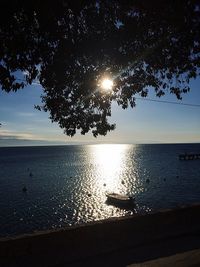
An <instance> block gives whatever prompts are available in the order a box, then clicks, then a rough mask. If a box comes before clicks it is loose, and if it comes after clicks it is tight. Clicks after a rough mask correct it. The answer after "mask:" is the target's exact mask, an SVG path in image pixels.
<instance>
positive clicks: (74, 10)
mask: <svg viewBox="0 0 200 267" xmlns="http://www.w3.org/2000/svg"><path fill="white" fill-rule="evenodd" d="M199 29H200V1H192V0H191V1H189V0H180V1H179V0H177V1H174V0H173V1H166V0H163V1H158V0H157V1H156V0H152V1H147V0H143V1H139V0H135V1H134V0H132V1H128V0H127V1H125V0H121V1H120V0H118V1H117V0H116V1H112V0H110V1H109V0H107V1H103V0H102V1H101V0H99V1H93V0H90V1H86V0H85V1H84V0H83V1H66V0H62V1H61V0H57V1H39V0H35V1H20V0H18V1H17V0H13V1H4V0H2V1H1V3H0V40H1V46H0V83H1V85H2V89H3V90H5V91H7V92H10V91H17V90H18V89H20V88H23V87H24V86H26V85H27V84H31V83H32V82H33V81H34V80H35V79H38V80H39V82H40V84H41V85H42V86H43V88H44V93H43V96H42V101H43V106H42V107H37V108H38V109H43V110H44V111H49V112H50V118H51V120H52V121H56V122H58V124H59V125H60V127H61V128H63V129H64V132H65V133H66V134H67V135H70V136H73V135H74V134H75V133H76V130H77V129H80V131H81V133H82V134H85V133H87V132H88V131H89V130H92V132H93V135H94V136H97V135H98V134H100V135H105V134H106V133H107V132H108V131H110V130H113V129H114V127H115V125H113V124H109V123H108V120H107V119H108V117H109V116H111V102H112V101H116V102H117V103H118V104H119V105H120V106H122V108H127V107H128V106H129V105H130V106H131V107H134V106H135V98H134V96H135V94H138V93H139V94H140V95H141V96H143V97H146V96H147V95H148V90H149V88H151V87H153V88H154V90H155V93H156V95H157V96H158V97H160V96H162V95H164V94H165V91H166V90H167V91H168V92H170V93H172V94H175V95H176V97H177V98H178V99H181V94H182V93H186V92H188V91H189V81H190V79H191V78H195V77H196V76H197V75H199V66H200V32H199ZM19 72H21V74H22V75H23V76H24V79H25V81H19V80H17V78H18V77H19ZM104 76H107V77H112V78H114V87H113V90H112V91H110V92H107V93H105V92H102V90H101V89H100V87H99V86H98V84H99V82H100V80H101V79H102V77H104Z"/></svg>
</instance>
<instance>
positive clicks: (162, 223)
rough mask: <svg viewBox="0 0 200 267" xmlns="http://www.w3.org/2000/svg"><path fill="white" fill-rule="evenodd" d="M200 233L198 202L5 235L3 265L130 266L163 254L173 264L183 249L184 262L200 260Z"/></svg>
mask: <svg viewBox="0 0 200 267" xmlns="http://www.w3.org/2000/svg"><path fill="white" fill-rule="evenodd" d="M199 237H200V205H193V206H191V207H182V208H179V209H174V210H164V211H160V212H157V213H154V214H147V215H137V216H130V217H123V218H118V219H110V220H104V221H100V222H95V223H91V224H87V225H82V226H75V227H70V228H65V229H64V228H63V229H62V230H58V231H49V232H41V233H36V234H33V235H26V236H20V237H16V238H9V239H1V240H0V266H9V267H10V266H57V267H61V266H126V265H129V264H137V263H142V262H145V261H150V260H151V261H152V262H154V264H155V261H153V260H154V259H157V258H163V260H164V261H165V262H169V265H171V266H173V263H172V262H173V255H174V254H178V255H180V253H186V254H181V255H186V256H185V258H184V257H181V258H180V259H181V260H182V265H179V266H195V265H196V266H198V263H200V260H199V262H198V258H199V259H200V256H198V253H199V251H198V250H196V249H198V248H200V238H199ZM192 250H193V251H194V252H193V253H192V252H190V251H192ZM188 253H189V254H188ZM187 255H189V256H188V257H187ZM191 255H194V256H195V264H194V261H192V259H191V257H192V256H191ZM164 257H167V258H164ZM176 258H177V256H176ZM184 259H185V261H186V262H184V261H183V260H184ZM159 260H160V259H159ZM187 261H188V262H187ZM184 264H185V265H184ZM169 265H164V263H163V262H162V263H161V264H160V265H156V264H155V265H151V264H150V265H149V266H169ZM134 266H135V265H134ZM136 266H137V265H136ZM176 266H178V265H176Z"/></svg>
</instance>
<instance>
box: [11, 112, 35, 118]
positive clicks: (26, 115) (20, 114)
mask: <svg viewBox="0 0 200 267" xmlns="http://www.w3.org/2000/svg"><path fill="white" fill-rule="evenodd" d="M16 114H17V115H18V116H22V117H32V116H35V115H36V114H35V113H33V112H17V113H16Z"/></svg>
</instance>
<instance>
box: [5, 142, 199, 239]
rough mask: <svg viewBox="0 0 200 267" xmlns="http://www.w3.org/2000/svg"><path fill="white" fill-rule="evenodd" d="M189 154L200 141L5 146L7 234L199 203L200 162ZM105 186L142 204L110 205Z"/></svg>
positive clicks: (194, 150) (13, 234)
mask: <svg viewBox="0 0 200 267" xmlns="http://www.w3.org/2000/svg"><path fill="white" fill-rule="evenodd" d="M185 152H196V153H200V144H166V145H161V144H156V145H114V144H113V145H87V146H84V145H82V146H46V147H45V146H44V147H42V146H40V147H7V148H6V147H2V148H0V237H5V236H15V235H19V234H24V233H32V232H35V231H40V230H46V229H55V228H60V227H63V226H71V225H75V224H81V223H87V222H91V221H97V220H102V219H105V218H110V217H118V216H125V215H130V214H137V213H140V214H141V213H149V212H154V211H156V210H159V209H167V208H175V207H178V206H181V205H190V204H192V203H198V202H200V160H191V161H180V160H179V159H178V155H179V154H180V153H185ZM148 181H149V182H148ZM24 186H25V187H26V188H27V191H26V192H23V190H22V189H23V187H24ZM106 192H117V193H123V194H127V195H131V196H134V197H135V198H136V205H135V207H132V208H130V209H129V208H128V209H121V208H119V207H115V206H112V205H108V204H107V203H106Z"/></svg>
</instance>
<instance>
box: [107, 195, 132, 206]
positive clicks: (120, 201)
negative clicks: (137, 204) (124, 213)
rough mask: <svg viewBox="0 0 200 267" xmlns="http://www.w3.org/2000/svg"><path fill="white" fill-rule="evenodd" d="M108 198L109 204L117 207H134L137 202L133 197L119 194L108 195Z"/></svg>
mask: <svg viewBox="0 0 200 267" xmlns="http://www.w3.org/2000/svg"><path fill="white" fill-rule="evenodd" d="M106 196H107V201H108V202H110V203H113V204H117V205H131V204H132V205H133V204H134V201H135V198H133V197H130V196H127V195H122V194H117V193H107V194H106Z"/></svg>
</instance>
